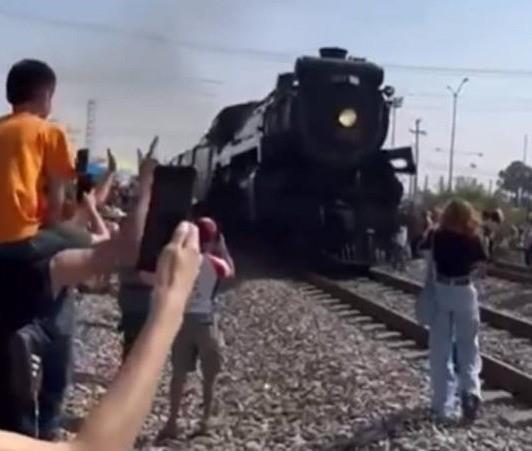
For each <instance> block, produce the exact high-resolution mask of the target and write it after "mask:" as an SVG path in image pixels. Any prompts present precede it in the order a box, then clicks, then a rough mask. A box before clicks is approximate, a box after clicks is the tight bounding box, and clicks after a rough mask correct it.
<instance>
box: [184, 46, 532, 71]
mask: <svg viewBox="0 0 532 451" xmlns="http://www.w3.org/2000/svg"><path fill="white" fill-rule="evenodd" d="M175 45H177V46H179V47H184V48H188V49H190V50H196V51H201V52H207V53H218V54H229V55H231V54H233V55H238V56H249V57H253V58H265V59H269V60H273V61H278V62H287V61H294V60H295V59H296V58H298V57H299V56H302V55H304V54H305V52H298V54H295V53H286V52H278V51H271V50H262V49H251V48H242V47H226V46H218V45H212V44H207V43H201V42H194V41H176V42H175ZM380 65H381V66H383V67H384V68H386V69H394V70H402V71H410V72H425V73H427V72H428V73H441V74H448V75H449V74H450V75H456V74H464V73H467V74H471V75H484V76H504V77H524V78H532V69H505V68H495V67H489V68H483V67H465V66H443V65H442V66H423V65H417V64H398V63H394V62H384V63H380Z"/></svg>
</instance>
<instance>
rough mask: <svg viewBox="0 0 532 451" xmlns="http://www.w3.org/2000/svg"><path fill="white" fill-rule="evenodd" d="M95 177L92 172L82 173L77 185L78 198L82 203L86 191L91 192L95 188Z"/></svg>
mask: <svg viewBox="0 0 532 451" xmlns="http://www.w3.org/2000/svg"><path fill="white" fill-rule="evenodd" d="M94 185H95V183H94V179H93V177H92V175H90V174H80V175H79V176H78V181H77V186H76V200H77V202H78V203H80V202H81V201H82V200H83V195H84V194H85V193H90V192H91V191H92V189H93V188H94Z"/></svg>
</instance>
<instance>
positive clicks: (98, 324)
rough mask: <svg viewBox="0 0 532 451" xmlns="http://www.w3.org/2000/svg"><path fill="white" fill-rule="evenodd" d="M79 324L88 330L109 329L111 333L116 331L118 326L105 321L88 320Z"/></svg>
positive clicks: (80, 321)
mask: <svg viewBox="0 0 532 451" xmlns="http://www.w3.org/2000/svg"><path fill="white" fill-rule="evenodd" d="M78 324H79V325H80V326H84V327H87V328H94V329H107V330H110V331H113V332H114V331H116V324H114V323H108V322H105V321H88V320H79V321H78Z"/></svg>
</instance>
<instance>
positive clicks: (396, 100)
mask: <svg viewBox="0 0 532 451" xmlns="http://www.w3.org/2000/svg"><path fill="white" fill-rule="evenodd" d="M403 100H404V98H403V97H392V100H391V101H390V106H391V108H392V148H393V147H395V125H396V124H397V109H398V108H401V107H402V106H403Z"/></svg>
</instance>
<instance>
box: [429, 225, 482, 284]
mask: <svg viewBox="0 0 532 451" xmlns="http://www.w3.org/2000/svg"><path fill="white" fill-rule="evenodd" d="M431 243H433V245H434V251H433V252H434V253H433V255H434V261H435V263H436V270H437V272H438V274H441V275H442V276H445V277H463V276H469V275H470V274H471V272H472V271H473V269H474V265H475V264H476V263H478V262H480V261H483V260H486V259H487V255H486V251H485V249H484V246H483V245H482V241H481V240H480V237H478V236H468V235H464V234H461V233H456V232H451V231H449V230H437V231H435V232H430V233H429V236H428V237H427V238H426V239H425V241H424V242H423V243H422V245H421V248H422V249H430V247H431Z"/></svg>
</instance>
